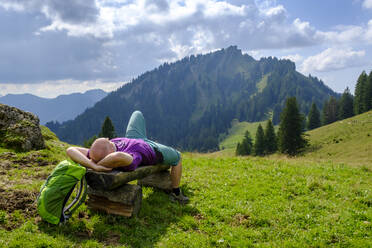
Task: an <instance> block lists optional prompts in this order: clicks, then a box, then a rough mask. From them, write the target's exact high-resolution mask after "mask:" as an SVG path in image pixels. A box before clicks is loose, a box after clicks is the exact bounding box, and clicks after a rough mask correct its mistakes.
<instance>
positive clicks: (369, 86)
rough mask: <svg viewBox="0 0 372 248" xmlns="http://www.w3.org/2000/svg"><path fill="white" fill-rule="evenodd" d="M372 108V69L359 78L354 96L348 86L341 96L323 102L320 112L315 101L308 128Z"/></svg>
mask: <svg viewBox="0 0 372 248" xmlns="http://www.w3.org/2000/svg"><path fill="white" fill-rule="evenodd" d="M371 109H372V71H371V72H370V73H369V75H367V73H366V72H365V71H363V72H362V73H361V74H360V75H359V77H358V80H357V83H356V86H355V91H354V96H353V95H352V94H351V93H350V89H349V88H346V89H345V91H344V92H343V94H342V96H341V98H339V99H337V98H335V97H333V96H331V97H330V98H329V99H328V100H326V101H325V102H324V104H323V109H322V112H321V113H320V112H319V110H318V108H317V106H316V104H315V103H313V104H312V106H311V109H310V111H309V115H308V118H307V126H306V127H307V129H308V130H312V129H314V128H318V127H320V126H323V125H328V124H331V123H333V122H335V121H339V120H343V119H346V118H350V117H352V116H354V115H358V114H362V113H364V112H367V111H369V110H371Z"/></svg>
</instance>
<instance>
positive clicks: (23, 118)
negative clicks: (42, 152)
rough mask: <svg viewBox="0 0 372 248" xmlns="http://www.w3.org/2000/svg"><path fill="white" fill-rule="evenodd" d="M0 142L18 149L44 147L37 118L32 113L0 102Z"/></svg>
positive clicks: (25, 149) (28, 149) (26, 149)
mask: <svg viewBox="0 0 372 248" xmlns="http://www.w3.org/2000/svg"><path fill="white" fill-rule="evenodd" d="M0 144H1V145H3V146H5V147H9V148H13V149H16V150H18V151H30V150H38V149H43V148H45V144H44V139H43V136H42V135H41V130H40V126H39V118H38V117H37V116H36V115H34V114H32V113H29V112H25V111H22V110H20V109H17V108H14V107H10V106H8V105H4V104H0Z"/></svg>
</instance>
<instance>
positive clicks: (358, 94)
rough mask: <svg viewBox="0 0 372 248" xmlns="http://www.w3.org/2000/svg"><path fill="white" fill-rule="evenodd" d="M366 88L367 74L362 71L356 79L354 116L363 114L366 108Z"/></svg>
mask: <svg viewBox="0 0 372 248" xmlns="http://www.w3.org/2000/svg"><path fill="white" fill-rule="evenodd" d="M366 88H367V74H366V72H365V71H363V72H362V73H361V74H360V75H359V78H358V81H357V84H356V85H355V92H354V95H355V97H354V114H356V115H359V114H361V113H364V112H365V111H367V110H366V108H367V106H365V105H366V102H367V101H366V99H365V98H366V96H367V94H366V93H365V92H366Z"/></svg>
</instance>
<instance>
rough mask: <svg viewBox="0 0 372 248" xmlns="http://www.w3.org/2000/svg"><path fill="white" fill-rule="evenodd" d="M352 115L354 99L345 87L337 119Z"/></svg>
mask: <svg viewBox="0 0 372 248" xmlns="http://www.w3.org/2000/svg"><path fill="white" fill-rule="evenodd" d="M352 116H354V99H353V95H351V93H350V90H349V87H347V88H346V89H345V91H344V93H343V94H342V96H341V99H340V104H339V112H338V119H339V120H343V119H346V118H349V117H352Z"/></svg>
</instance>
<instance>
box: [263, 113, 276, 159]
mask: <svg viewBox="0 0 372 248" xmlns="http://www.w3.org/2000/svg"><path fill="white" fill-rule="evenodd" d="M265 147H266V153H267V154H271V153H274V152H276V151H277V150H278V142H277V139H276V135H275V130H274V126H273V123H272V122H271V120H267V122H266V128H265Z"/></svg>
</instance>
